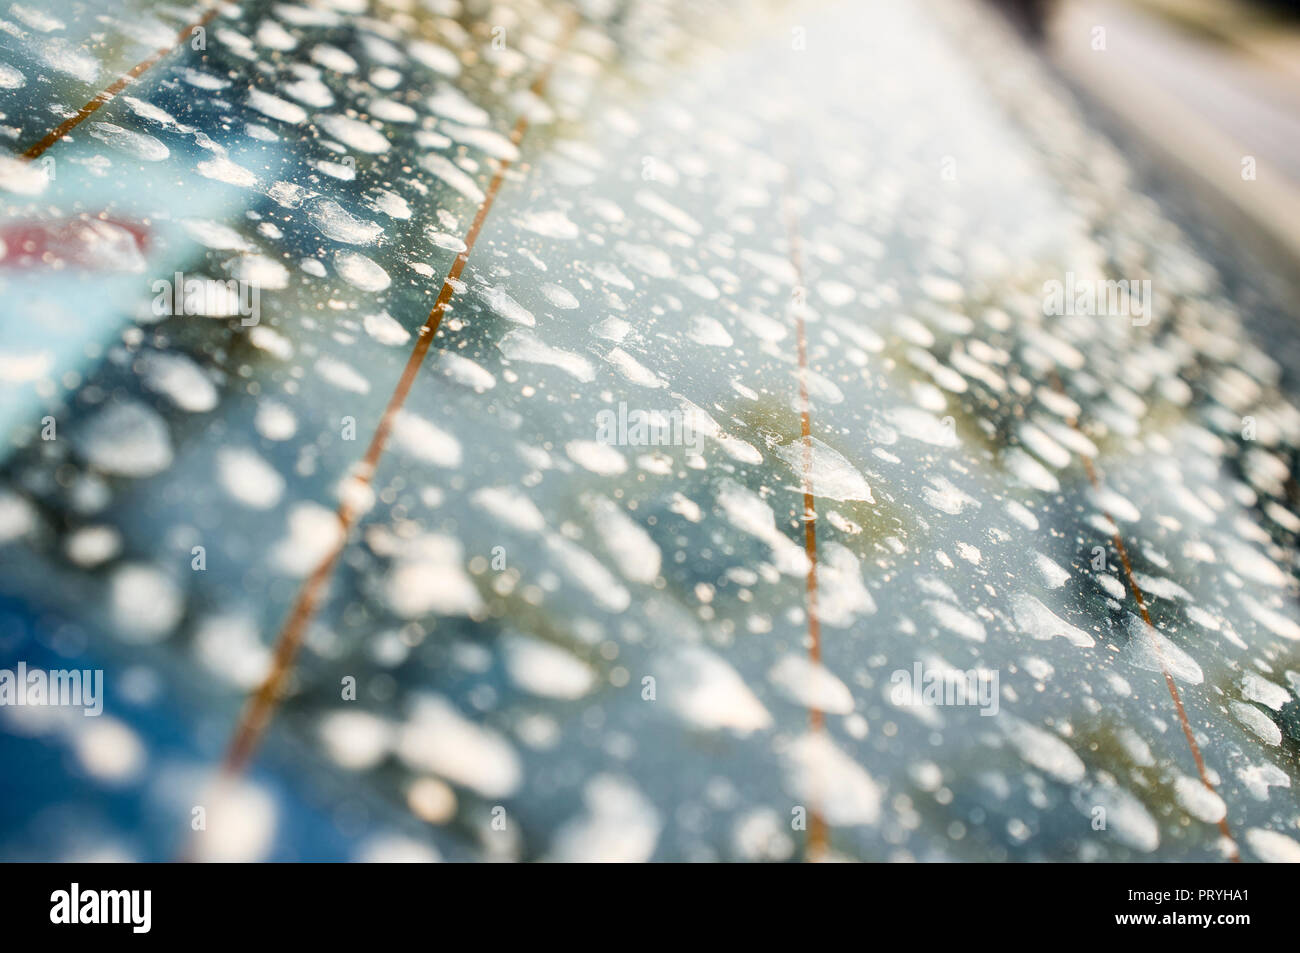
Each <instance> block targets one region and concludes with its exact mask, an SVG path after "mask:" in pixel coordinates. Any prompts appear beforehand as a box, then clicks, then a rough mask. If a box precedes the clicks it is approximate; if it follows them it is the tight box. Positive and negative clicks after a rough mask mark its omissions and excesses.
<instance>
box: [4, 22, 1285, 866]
mask: <svg viewBox="0 0 1300 953" xmlns="http://www.w3.org/2000/svg"><path fill="white" fill-rule="evenodd" d="M1081 42H1083V43H1086V42H1087V40H1086V38H1085V39H1083V40H1081ZM0 144H2V145H3V147H4V154H3V156H2V157H0V301H2V302H3V306H2V307H3V318H2V321H0V439H2V441H3V443H2V444H0V445H2V446H3V451H2V457H0V648H2V649H3V651H2V653H0V656H2V657H3V665H4V667H5V669H6V670H8V671H9V672H10V673H11V677H10V679H9V683H8V684H9V689H8V690H10V691H12V692H13V693H14V694H13V696H12V697H13V698H14V699H15V700H16V701H14V702H11V703H8V704H6V706H5V707H3V708H0V753H2V757H3V761H4V765H5V770H4V777H3V780H2V781H0V791H3V795H2V796H0V857H3V858H4V859H11V860H28V859H42V860H84V859H124V860H171V859H178V858H191V859H200V860H241V861H243V860H391V859H417V860H418V859H429V860H433V859H443V860H496V859H507V860H624V861H642V860H705V861H710V860H751V861H752V860H773V861H786V860H817V859H850V860H1231V859H1236V858H1241V859H1246V860H1295V859H1296V858H1297V856H1298V855H1300V829H1298V827H1297V823H1298V819H1300V811H1298V809H1297V801H1296V795H1295V784H1296V783H1297V781H1300V765H1298V763H1297V751H1298V747H1297V746H1298V745H1300V703H1298V702H1297V692H1300V650H1298V648H1297V646H1298V644H1300V605H1298V604H1297V598H1296V597H1297V582H1296V569H1297V554H1298V550H1297V534H1298V533H1300V515H1297V514H1298V512H1300V511H1298V509H1297V499H1298V497H1297V488H1296V484H1295V482H1294V479H1293V474H1292V471H1291V466H1292V464H1293V463H1294V462H1295V455H1296V452H1297V448H1298V447H1300V413H1298V412H1297V409H1296V404H1295V402H1294V399H1293V396H1294V384H1295V378H1294V371H1295V370H1296V369H1297V368H1298V367H1300V359H1298V358H1297V354H1296V343H1295V340H1294V331H1293V329H1292V326H1291V325H1290V323H1289V322H1291V321H1293V320H1294V319H1295V318H1296V314H1295V311H1294V307H1293V301H1294V298H1293V297H1291V296H1290V295H1289V294H1288V293H1285V292H1284V291H1283V290H1282V288H1281V286H1280V285H1278V284H1270V283H1269V282H1266V281H1259V282H1256V281H1252V280H1249V279H1248V277H1247V275H1248V272H1247V271H1245V269H1246V268H1247V265H1246V264H1244V263H1243V262H1244V259H1245V258H1246V255H1245V253H1244V252H1242V251H1241V250H1240V249H1238V248H1236V247H1234V246H1233V245H1232V243H1231V242H1227V243H1217V244H1216V243H1214V242H1211V241H1208V240H1207V239H1205V238H1203V237H1202V236H1200V235H1199V234H1198V233H1197V232H1196V230H1195V229H1194V228H1193V227H1192V226H1191V225H1189V224H1188V222H1187V220H1186V219H1187V216H1185V215H1184V209H1183V206H1181V205H1180V204H1179V200H1180V198H1182V196H1181V193H1180V192H1179V190H1178V189H1176V188H1171V187H1169V186H1168V183H1167V182H1166V180H1165V179H1164V178H1163V177H1162V176H1160V175H1159V174H1158V170H1157V173H1154V174H1153V172H1152V169H1151V167H1150V166H1148V165H1147V164H1145V163H1144V162H1143V161H1141V160H1138V159H1136V158H1134V157H1133V156H1132V155H1130V151H1129V150H1127V149H1125V148H1123V144H1122V142H1121V141H1120V138H1119V134H1118V133H1114V132H1113V131H1111V130H1107V129H1104V128H1102V126H1101V124H1100V123H1099V122H1098V121H1096V120H1095V119H1094V117H1093V115H1092V114H1091V113H1090V111H1089V106H1088V104H1087V103H1086V102H1085V101H1084V100H1083V99H1082V98H1081V97H1080V96H1078V95H1077V93H1076V92H1075V91H1074V90H1073V89H1072V88H1071V87H1070V85H1069V84H1068V83H1067V82H1066V81H1065V80H1064V79H1063V78H1062V76H1061V75H1059V74H1058V72H1057V71H1056V70H1055V69H1054V68H1052V67H1051V65H1050V64H1048V63H1047V62H1045V61H1044V59H1043V58H1042V57H1041V56H1040V55H1039V53H1038V52H1037V51H1036V50H1035V49H1033V48H1032V47H1031V46H1029V45H1027V44H1026V41H1025V40H1024V39H1023V38H1022V37H1021V36H1020V35H1019V34H1018V33H1017V32H1016V31H1015V30H1014V28H1013V27H1012V26H1011V25H1010V23H1009V22H1008V21H1005V20H1003V19H1001V18H1000V17H998V16H996V15H994V14H993V13H992V12H990V10H989V9H988V8H987V7H986V6H984V5H982V4H978V3H975V2H974V0H925V2H919V3H879V4H877V3H873V4H854V3H835V4H800V3H793V4H787V3H776V2H758V0H755V2H748V3H739V4H734V3H721V2H718V3H713V2H699V0H696V2H690V3H687V2H676V0H662V2H640V0H635V2H626V3H624V2H615V0H583V2H579V3H576V4H574V3H561V2H549V0H518V2H514V0H512V2H510V3H505V2H499V3H498V2H488V0H376V2H363V0H312V2H307V0H300V2H265V0H248V2H239V3H235V2H227V3H221V4H211V5H210V4H205V3H198V2H193V3H159V2H149V0H128V2H126V3H98V2H91V0H44V2H36V0H22V2H18V0H15V2H7V0H0ZM1229 174H1231V175H1234V176H1235V175H1237V169H1236V167H1235V166H1233V167H1232V168H1231V169H1229ZM20 668H21V671H22V674H21V675H19V670H20ZM59 672H76V673H78V674H79V676H80V675H84V684H81V685H80V689H81V692H80V698H81V702H82V704H81V707H75V706H69V705H58V704H41V703H39V701H38V699H37V694H36V691H35V688H34V687H33V686H37V685H43V686H44V687H43V692H44V694H45V696H46V697H47V699H53V697H54V695H55V694H56V693H57V692H59V691H62V690H64V689H68V688H70V687H71V686H69V684H68V683H67V682H66V680H65V681H64V682H62V683H61V682H60V681H59V677H58V675H57V673H59ZM47 674H48V678H45V676H46V675H47ZM3 687H4V686H2V685H0V688H3ZM20 695H22V696H23V697H25V698H26V700H27V702H28V703H27V704H23V703H21V701H17V699H19V696H20ZM28 696H30V697H28ZM93 708H98V709H99V710H98V711H94V712H93V714H94V715H95V717H86V715H87V714H90V713H92V711H91V710H92V709H93Z"/></svg>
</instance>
